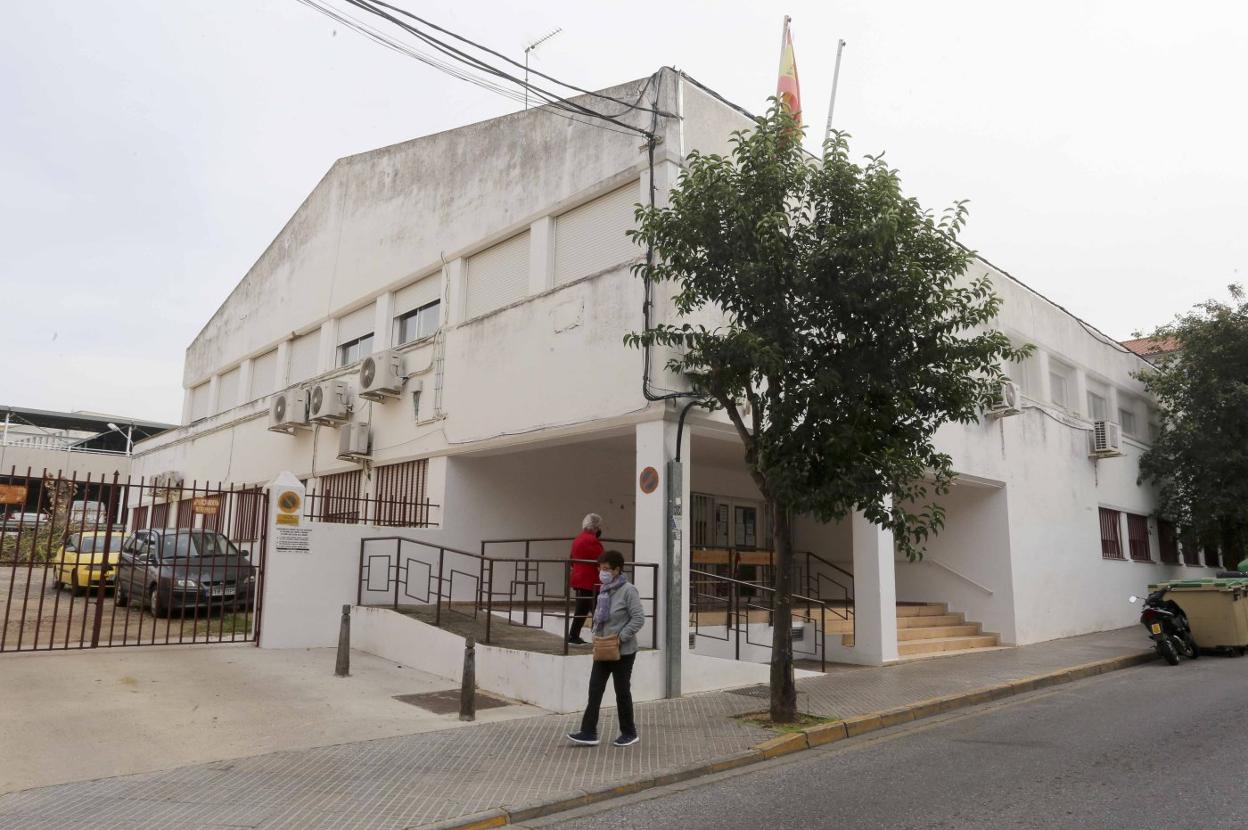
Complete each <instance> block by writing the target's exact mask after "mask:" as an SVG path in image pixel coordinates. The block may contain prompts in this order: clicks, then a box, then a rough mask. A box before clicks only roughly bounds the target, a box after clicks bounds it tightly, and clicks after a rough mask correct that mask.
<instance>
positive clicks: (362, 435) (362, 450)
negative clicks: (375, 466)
mask: <svg viewBox="0 0 1248 830" xmlns="http://www.w3.org/2000/svg"><path fill="white" fill-rule="evenodd" d="M372 452H373V435H372V430H371V428H370V427H369V425H368V424H347V425H346V426H344V427H343V428H342V429H341V430H340V431H339V432H338V458H339V459H340V460H343V461H350V460H352V459H355V458H368V457H369V456H370V455H371V454H372Z"/></svg>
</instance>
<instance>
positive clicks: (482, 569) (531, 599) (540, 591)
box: [356, 534, 659, 655]
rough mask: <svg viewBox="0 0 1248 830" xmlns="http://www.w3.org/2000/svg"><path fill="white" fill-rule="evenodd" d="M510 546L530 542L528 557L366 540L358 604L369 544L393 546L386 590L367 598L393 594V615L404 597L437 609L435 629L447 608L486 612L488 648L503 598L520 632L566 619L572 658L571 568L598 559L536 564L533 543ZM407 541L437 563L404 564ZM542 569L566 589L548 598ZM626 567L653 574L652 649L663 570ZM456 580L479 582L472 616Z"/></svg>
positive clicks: (394, 538)
mask: <svg viewBox="0 0 1248 830" xmlns="http://www.w3.org/2000/svg"><path fill="white" fill-rule="evenodd" d="M508 541H518V542H526V545H525V556H524V557H518V556H517V557H491V556H486V555H485V553H484V548H485V544H487V543H484V542H483V543H482V553H470V552H469V551H466V550H459V549H458V548H453V547H449V546H447V545H441V544H437V543H435V542H429V541H426V540H424V539H413V538H411V537H409V536H401V535H397V534H395V535H388V536H370V537H367V538H362V539H361V540H360V561H359V583H358V586H357V592H356V602H357V604H360V605H362V604H363V601H364V589H365V586H366V585H368V584H369V582H368V580H369V575H370V574H371V567H372V566H371V560H372V558H374V557H371V556H370V557H368V559H367V560H366V558H365V553H366V548H367V546H368V543H370V542H393V543H394V550H393V553H389V552H387V553H385V554H384V557H385V558H386V560H387V562H386V564H385V577H386V585H385V588H383V589H378V588H373V587H369V593H370V594H375V593H384V594H386V595H387V596H389V595H390V594H391V592H392V591H393V597H392V598H391V599H388V600H387V604H389V605H391V606H392V607H393V609H394V610H396V611H397V610H399V606H400V600H401V597H402V596H404V595H406V596H407V597H409V598H411V599H414V600H416V601H417V603H416V604H418V605H433V606H434V618H433V624H434V625H435V626H441V624H442V612H443V605H445V606H446V609H445V610H446V613H448V614H452V613H453V614H461V615H463V616H471V617H472V618H473V619H476V618H477V615H478V613H479V612H481V611H484V612H485V632H484V633H485V636H484V638H483V639H482V642H483V643H489V642H490V640H491V636H490V634H491V623H492V621H493V616H494V601H495V599H496V597H499V598H505V599H506V601H507V602H508V605H509V610H508V615H507V616H508V623H509V624H510V625H517V623H516V622H514V620H512V614H511V610H513V609H514V606H515V605H516V604H517V601H519V603H520V607H521V613H522V615H523V617H522V621H521V622H520V623H519V625H520V626H521V627H525V628H533V627H536V628H539V629H540V628H542V627H543V626H544V625H545V620H546V617H547V616H555V617H558V616H562V618H563V628H564V636H563V638H562V639H563V641H564V642H563V653H564V654H565V655H566V654H568V642H567V634H568V626H569V624H570V621H571V619H572V616H573V612H574V604H575V598H574V597H573V595H572V593H573V592H572V588H571V579H570V577H571V569H572V566H573V565H574V564H580V563H584V564H595V560H589V559H569V558H566V557H559V558H541V559H534V558H532V557H530V556H529V555H528V553H529V551H528V544H527V542H529V541H533V540H526V539H518V540H508ZM555 541H561V540H555ZM404 542H408V543H410V544H414V545H417V546H419V547H422V548H426V549H428V550H429V556H430V558H432V556H433V553H434V552H436V554H437V561H436V563H435V562H432V561H429V562H424V561H422V560H416V559H412V558H411V557H409V558H408V559H407V560H405V559H404V557H403V553H402V550H403V543H404ZM447 554H452V555H458V556H464V557H467V558H468V559H470V560H476V565H475V566H467V567H463V568H459V569H457V568H456V567H455V565H454V564H453V563H448V562H447V561H446V559H447ZM391 556H393V561H391ZM412 561H419V562H420V564H421V566H422V567H423V568H427V569H428V576H427V582H428V585H427V587H426V589H425V591H424V597H423V599H422V598H421V597H420V596H418V595H413V594H411V593H410V591H409V589H410V587H411V586H410V584H409V567H408V564H407V563H408V562H412ZM509 565H510V566H512V568H513V570H512V571H511V572H510V576H509V575H508V572H507V571H506V568H507V566H509ZM543 566H557V567H559V568H560V569H561V570H562V571H563V580H562V581H563V588H562V591H561V592H559V593H549V592H548V591H547V589H546V587H545V585H546V580H543V579H541V568H542V567H543ZM624 566H625V568H626V569H627V568H632V571H633V574H634V580H635V579H636V574H637V573H638V572H641V571H649V572H650V587H651V591H652V594H651V595H650V596H643V597H642V601H643V602H650V603H652V607H653V609H654V610H653V611H652V613H651V614H649V615H648V616H649V617H650V619H651V620H652V625H651V633H650V639H651V648H655V647H657V644H658V630H657V628H656V627H655V625H654V623H653V621H655V620H657V609H658V603H659V598H658V593H659V565H658V563H657V562H625V565H624ZM500 567H501V568H503V569H504V572H503V580H504V581H503V585H504V589H505V590H504V592H503V593H501V594H500V593H499V592H498V591H496V590H495V582H496V580H495V576H496V572H497V569H498V568H500ZM448 568H449V571H450V573H449V576H448V574H447V570H448ZM474 571H475V572H474ZM456 576H460V577H463V578H466V579H469V580H475V582H476V587H475V589H474V590H475V594H476V596H475V598H474V600H473V601H472V613H471V614H467V613H465V612H464V611H459V610H456V608H455V593H454V591H455V582H454V579H455V577H456ZM508 580H509V581H508ZM508 586H509V590H508ZM520 586H523V591H522V593H523V596H522V598H519V599H518V598H517V597H516V592H517V590H518V589H519V588H520ZM552 602H554V603H558V604H561V605H562V614H560V612H559V611H550V610H548V606H550V605H551V603H552ZM461 605H462V603H461ZM532 613H536V615H537V619H538V623H537V625H536V626H533V625H531V624H530V622H529V619H530V614H532Z"/></svg>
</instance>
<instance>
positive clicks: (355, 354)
mask: <svg viewBox="0 0 1248 830" xmlns="http://www.w3.org/2000/svg"><path fill="white" fill-rule="evenodd" d="M372 353H373V336H372V335H371V334H366V335H364V336H363V337H357V338H355V339H354V340H348V341H347V342H346V343H343V344H342V345H341V346H339V347H338V365H339V366H348V365H350V364H352V363H355V362H356V361H357V360H363V359H364V358H366V357H368V356H369V355H370V354H372Z"/></svg>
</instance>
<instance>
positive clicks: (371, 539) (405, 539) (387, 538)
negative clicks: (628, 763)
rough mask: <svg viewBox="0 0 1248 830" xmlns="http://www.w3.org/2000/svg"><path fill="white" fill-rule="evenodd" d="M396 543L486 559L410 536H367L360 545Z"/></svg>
mask: <svg viewBox="0 0 1248 830" xmlns="http://www.w3.org/2000/svg"><path fill="white" fill-rule="evenodd" d="M394 541H399V542H411V543H412V544H413V545H424V546H425V547H427V548H433V549H434V550H449V551H450V552H451V553H458V554H460V555H461V556H471V557H472V558H473V559H483V558H486V557H483V556H481V555H480V554H477V553H469V552H468V551H466V550H460V549H459V548H453V547H451V546H450V545H437V544H434V543H433V542H426V541H425V540H424V539H413V538H412V537H410V536H367V537H365V538H363V539H361V540H360V543H361V544H363V543H366V542H394Z"/></svg>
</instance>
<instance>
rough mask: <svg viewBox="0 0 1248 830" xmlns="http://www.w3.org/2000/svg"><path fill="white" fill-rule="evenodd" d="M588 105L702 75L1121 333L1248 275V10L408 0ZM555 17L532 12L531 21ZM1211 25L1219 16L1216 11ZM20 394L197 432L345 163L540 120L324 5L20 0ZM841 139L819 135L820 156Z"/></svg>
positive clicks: (16, 107)
mask: <svg viewBox="0 0 1248 830" xmlns="http://www.w3.org/2000/svg"><path fill="white" fill-rule="evenodd" d="M392 2H399V3H404V2H405V3H407V5H408V7H409V8H412V9H413V10H418V11H419V13H421V14H423V15H424V16H427V17H429V18H431V19H433V20H434V21H435V22H439V23H442V24H443V25H446V26H448V27H450V28H453V29H455V30H456V31H458V32H460V33H463V34H465V35H467V36H471V37H473V38H475V39H477V40H480V41H482V42H485V43H487V44H489V45H491V46H493V47H495V48H497V49H499V50H500V51H507V52H509V53H512V54H514V55H515V56H517V57H519V56H520V55H521V52H522V50H523V47H524V45H525V43H526V42H527V41H529V40H531V39H534V38H536V37H538V36H540V35H542V34H544V33H545V32H546V31H548V30H550V29H552V28H554V27H556V26H561V27H563V32H562V33H561V34H559V35H558V36H557V37H555V38H554V39H552V40H550V41H549V42H548V43H547V44H545V45H543V46H542V47H541V49H540V51H539V52H538V53H537V59H536V60H535V62H534V65H535V66H537V67H539V68H541V69H542V70H543V71H545V72H548V73H550V74H552V75H555V76H557V77H560V78H562V79H565V80H568V81H570V82H572V83H576V84H577V85H579V86H583V87H586V88H600V87H605V86H608V85H611V84H614V83H618V82H621V81H625V80H629V79H632V78H637V77H642V76H644V75H648V74H649V73H651V72H653V71H654V70H655V69H656V68H657V67H658V66H660V65H664V64H668V65H674V66H677V67H679V68H681V69H684V70H685V71H687V72H689V73H690V74H691V75H693V76H694V77H695V78H697V79H698V80H699V81H701V82H702V83H704V84H706V85H708V86H710V87H712V88H713V89H715V90H717V91H718V92H720V93H721V94H723V95H725V96H726V97H728V98H729V99H730V100H733V101H735V102H737V103H739V104H741V105H742V106H745V107H747V108H749V109H752V110H754V111H761V110H762V109H763V108H764V106H765V101H766V98H767V96H768V95H771V94H773V92H774V90H775V83H776V68H777V63H778V60H779V39H780V29H781V23H782V15H783V13H784V12H785V11H786V10H787V12H788V13H789V14H791V15H792V16H793V33H794V43H795V48H796V55H797V63H798V69H799V72H800V76H801V82H802V99H803V105H804V110H805V113H806V118H807V123H808V124H810V125H811V126H812V128H813V129H814V130H816V131H817V130H821V129H822V125H823V122H824V118H825V117H826V112H827V98H828V93H829V90H830V88H831V82H832V68H833V61H834V57H835V51H836V49H835V44H836V40H837V38H844V39H845V40H847V41H848V43H849V45H848V47H847V49H846V52H845V58H844V62H843V66H842V70H841V85H840V93H839V97H838V101H837V105H836V123H837V125H838V126H839V127H841V128H843V129H847V130H849V131H850V132H851V133H852V135H853V140H852V144H851V149H852V150H853V151H854V152H855V153H857V154H865V153H876V152H879V151H881V150H883V151H886V152H887V157H888V158H889V159H891V162H892V164H893V165H894V166H896V167H898V168H899V169H900V170H901V173H902V176H903V179H904V182H905V185H906V188H907V190H908V192H909V193H911V194H912V195H915V196H917V197H918V198H919V199H920V200H921V201H922V202H923V203H924V205H926V206H928V207H931V208H934V209H940V208H943V207H944V206H946V205H947V204H948V203H949V202H951V201H952V200H954V199H959V198H966V199H970V200H971V201H970V206H971V216H970V224H969V227H968V229H967V231H966V233H965V235H964V237H963V238H964V240H965V241H966V242H967V243H968V244H970V245H971V246H973V247H975V248H976V249H977V250H978V251H979V252H980V253H981V254H982V255H983V256H985V257H986V258H987V259H989V260H991V261H992V262H993V263H994V264H996V265H998V266H999V267H1001V268H1004V269H1005V270H1006V271H1008V272H1010V273H1011V274H1013V275H1014V276H1016V277H1018V278H1020V279H1022V280H1023V281H1025V282H1027V283H1028V284H1029V285H1031V286H1032V287H1034V288H1036V289H1038V290H1039V291H1041V292H1043V293H1044V294H1046V295H1047V296H1049V297H1050V298H1052V299H1053V300H1055V301H1056V302H1058V303H1060V304H1062V305H1064V306H1065V307H1067V308H1068V309H1070V310H1071V311H1073V312H1075V313H1076V314H1079V315H1080V316H1082V317H1084V318H1085V319H1086V320H1088V321H1089V322H1091V323H1093V324H1094V325H1096V326H1098V327H1100V328H1101V329H1103V330H1105V331H1106V332H1107V333H1109V334H1110V335H1112V336H1114V337H1117V338H1126V337H1129V336H1130V334H1131V332H1132V331H1133V330H1135V329H1145V330H1147V329H1149V328H1151V327H1152V326H1154V325H1156V324H1158V323H1160V322H1163V321H1165V320H1167V319H1168V318H1170V317H1171V316H1172V315H1173V314H1174V313H1175V312H1178V311H1182V310H1184V309H1187V308H1188V307H1190V306H1191V305H1192V304H1193V303H1196V302H1198V301H1200V300H1202V299H1205V298H1208V297H1212V296H1218V297H1223V296H1225V286H1226V284H1227V283H1229V282H1232V281H1239V280H1241V279H1242V277H1241V275H1240V270H1241V268H1245V267H1248V257H1246V256H1245V255H1246V253H1248V242H1245V238H1246V237H1245V234H1244V231H1243V229H1244V227H1245V225H1248V169H1246V165H1245V162H1244V146H1245V129H1244V128H1245V122H1246V120H1248V119H1246V117H1245V114H1244V104H1243V81H1244V78H1245V77H1248V25H1246V24H1248V7H1245V6H1243V5H1242V4H1232V3H1229V2H1227V3H1206V4H1189V5H1187V6H1180V5H1176V4H1174V3H1167V4H1162V3H1149V2H1127V0H1120V2H1112V3H1111V2H1103V3H1089V2H1050V3H1046V4H1042V5H1034V4H1033V5H1032V6H1030V7H1028V8H1027V10H1026V11H1024V9H1023V7H1022V6H1021V5H1020V4H1017V3H1001V2H999V1H998V2H957V3H940V4H937V3H932V2H930V0H929V1H928V2H888V3H883V2H879V0H837V2H832V3H828V2H797V0H792V2H790V3H789V4H788V8H787V9H785V8H784V7H782V6H780V5H777V4H773V3H765V2H758V0H752V1H751V2H735V0H734V1H733V2H728V1H727V0H703V1H702V2H687V1H685V2H682V0H676V1H675V2H673V0H665V2H648V0H647V1H645V2H643V1H642V0H635V1H634V2H630V3H585V2H583V0H582V1H581V2H563V1H562V0H546V1H545V2H543V3H540V4H537V3H534V4H516V3H501V2H488V3H487V2H478V0H455V2H447V1H446V0H427V1H426V2H422V3H419V4H416V3H415V2H414V0H392ZM524 7H528V8H524ZM1200 9H1203V10H1204V11H1200ZM0 77H3V78H4V81H3V83H0V124H2V125H3V129H2V130H0V184H2V186H3V193H4V198H3V201H2V202H0V243H2V245H0V247H2V249H3V256H2V258H0V287H2V288H3V297H2V299H0V354H3V355H4V362H3V366H4V368H3V370H2V371H0V403H4V404H13V405H17V406H32V407H40V408H48V409H66V410H72V409H89V410H96V411H105V412H110V413H121V414H126V415H132V416H135V417H142V418H151V419H156V420H168V421H175V422H176V421H177V420H178V419H179V416H180V413H181V403H182V393H181V381H182V359H183V352H184V350H185V348H186V346H187V345H188V344H189V343H190V341H191V339H192V338H193V337H194V336H195V335H196V334H197V333H198V331H199V330H200V328H201V327H202V325H203V324H204V323H205V322H206V321H207V319H208V318H209V316H210V315H211V314H212V313H213V311H214V310H215V309H216V308H217V306H218V305H219V304H220V303H221V301H222V300H223V299H224V298H225V297H226V295H227V294H228V293H229V291H230V290H231V289H232V288H233V287H234V285H235V284H236V283H237V282H238V280H239V279H241V278H242V276H243V275H244V274H245V273H246V271H247V269H248V268H249V267H250V266H251V264H252V263H253V262H254V261H255V259H256V258H257V257H258V256H259V255H260V253H261V252H262V251H263V250H264V248H265V247H266V246H267V245H268V243H269V242H270V241H271V240H272V239H273V237H274V235H275V234H276V233H277V232H278V231H279V230H280V229H281V227H282V225H283V224H284V223H285V222H286V220H287V219H288V218H289V217H290V215H291V214H292V213H293V212H294V210H295V209H296V208H297V207H298V205H299V203H300V202H301V201H302V200H303V198H304V197H305V196H306V195H307V193H308V192H309V191H310V190H311V189H312V188H313V187H314V186H315V185H316V183H317V181H318V180H319V179H320V177H321V176H322V175H323V174H324V172H325V171H326V170H327V169H328V168H329V166H330V165H331V164H332V163H333V161H334V160H335V159H336V158H339V157H341V156H344V155H349V154H352V153H357V152H360V151H363V150H367V149H371V148H374V147H379V146H384V145H387V144H392V143H395V142H398V141H403V140H405V139H409V138H413V137H415V136H419V135H423V134H426V133H431V132H435V131H438V130H444V129H448V128H452V127H456V126H460V125H463V124H467V123H471V122H474V121H478V120H481V119H485V118H490V117H493V116H497V115H501V114H503V113H506V112H509V111H511V110H513V109H515V108H516V105H515V104H514V103H513V102H512V101H509V100H507V99H506V98H503V97H501V96H497V95H495V94H493V93H490V92H487V91H484V90H481V89H478V88H476V87H474V86H470V85H467V84H465V83H463V82H461V81H458V80H456V79H453V78H450V77H448V76H446V75H443V74H441V73H439V72H437V71H435V70H433V69H431V68H429V67H427V66H425V65H423V64H420V63H418V62H416V61H414V60H411V59H410V58H405V57H401V56H399V55H396V54H394V53H392V52H390V51H388V50H385V49H382V48H381V47H379V46H377V45H375V44H373V43H371V42H369V41H367V40H364V39H363V38H361V37H360V36H359V35H357V34H355V33H354V32H351V31H349V30H345V29H342V28H341V27H340V26H338V25H337V24H335V23H334V22H333V21H330V20H328V19H326V18H324V17H323V16H321V15H320V14H318V13H316V12H315V11H313V10H311V9H309V8H307V7H305V6H303V5H301V4H300V3H298V2H296V0H177V2H172V1H171V0H124V1H123V0H114V1H113V2H102V1H101V0H60V1H59V2H56V3H11V4H6V9H5V19H4V25H3V27H0ZM813 143H814V142H812V145H813Z"/></svg>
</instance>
